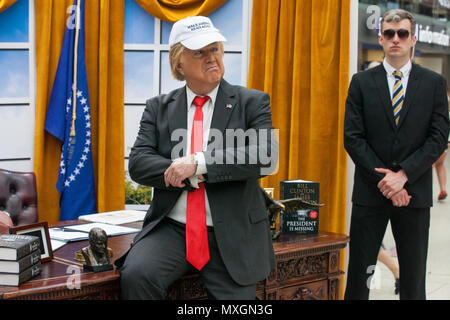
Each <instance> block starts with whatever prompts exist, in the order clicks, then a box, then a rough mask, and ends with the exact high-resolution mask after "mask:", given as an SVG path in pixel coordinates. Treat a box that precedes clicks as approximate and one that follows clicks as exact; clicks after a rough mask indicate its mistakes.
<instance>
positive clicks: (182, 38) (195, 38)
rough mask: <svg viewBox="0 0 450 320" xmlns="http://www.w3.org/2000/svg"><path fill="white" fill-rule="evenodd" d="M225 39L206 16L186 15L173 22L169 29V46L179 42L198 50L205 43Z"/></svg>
mask: <svg viewBox="0 0 450 320" xmlns="http://www.w3.org/2000/svg"><path fill="white" fill-rule="evenodd" d="M218 41H227V39H226V38H225V37H224V36H223V35H222V34H221V33H220V31H219V30H218V29H216V28H215V27H214V25H213V23H212V21H211V19H209V18H208V17H202V16H196V17H187V18H184V19H181V20H178V21H177V22H175V24H174V25H173V27H172V31H170V37H169V46H170V47H172V46H173V45H174V44H177V43H178V42H181V44H182V45H183V46H185V47H186V48H188V49H191V50H198V49H201V48H203V47H206V46H207V45H209V44H211V43H213V42H218Z"/></svg>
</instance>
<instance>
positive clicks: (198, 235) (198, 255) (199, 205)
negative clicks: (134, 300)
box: [186, 96, 209, 270]
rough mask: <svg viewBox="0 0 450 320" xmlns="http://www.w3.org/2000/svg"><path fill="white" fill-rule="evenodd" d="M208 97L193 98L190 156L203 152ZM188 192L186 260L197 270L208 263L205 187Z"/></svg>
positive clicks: (200, 184) (202, 185) (201, 185)
mask: <svg viewBox="0 0 450 320" xmlns="http://www.w3.org/2000/svg"><path fill="white" fill-rule="evenodd" d="M208 99H209V97H208V96H205V97H203V98H202V97H195V98H194V104H195V106H196V109H195V114H194V122H193V123H192V133H191V154H193V153H195V152H202V151H203V111H202V107H203V104H204V103H205V102H206V101H208ZM198 186H199V188H198V189H195V190H194V191H188V195H187V206H186V260H187V261H188V262H189V263H190V264H192V265H193V266H194V267H195V268H197V269H198V270H201V269H202V268H203V266H204V265H205V264H206V263H207V262H208V261H209V246H208V234H207V230H206V209H205V186H204V184H203V183H199V184H198Z"/></svg>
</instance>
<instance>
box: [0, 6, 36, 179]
mask: <svg viewBox="0 0 450 320" xmlns="http://www.w3.org/2000/svg"><path fill="white" fill-rule="evenodd" d="M27 1H28V42H0V50H27V51H28V77H29V90H28V98H25V97H22V98H0V117H1V115H2V107H4V106H18V107H19V106H20V107H28V108H30V112H29V114H28V117H30V118H31V119H29V120H30V123H31V124H32V125H33V127H32V128H31V129H32V130H31V133H32V134H31V136H30V137H26V138H25V139H30V140H31V141H32V143H31V148H30V149H29V150H26V154H27V155H29V156H28V157H23V158H0V167H1V168H3V169H8V170H16V171H33V162H34V129H35V121H36V116H35V113H36V47H35V10H34V1H35V0H27ZM11 126H18V127H21V124H20V123H12V124H11Z"/></svg>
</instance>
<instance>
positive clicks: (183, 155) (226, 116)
mask: <svg viewBox="0 0 450 320" xmlns="http://www.w3.org/2000/svg"><path fill="white" fill-rule="evenodd" d="M223 41H226V40H225V37H224V36H223V35H222V34H221V33H220V32H219V30H217V29H216V28H215V27H214V26H213V24H212V22H211V20H210V19H209V18H207V17H200V16H198V17H188V18H185V19H182V20H180V21H178V22H176V23H175V24H174V26H173V28H172V31H171V34H170V39H169V45H170V64H171V70H172V75H173V76H174V77H175V78H176V79H178V80H185V81H186V86H184V87H182V88H180V89H177V90H174V91H172V92H170V93H168V94H162V95H160V96H157V97H154V98H152V99H150V100H148V101H147V104H146V108H145V111H144V113H143V116H142V119H141V125H140V130H139V134H138V137H137V139H136V142H135V144H134V146H133V148H132V150H131V153H130V159H129V172H130V176H131V177H132V179H133V180H134V181H136V182H137V183H139V184H142V185H147V186H152V187H153V188H154V197H153V200H152V204H151V207H150V209H149V211H148V213H147V215H146V217H145V219H144V224H143V228H142V231H141V232H140V233H139V234H138V235H137V236H136V237H135V239H134V241H133V244H132V247H131V249H130V250H129V251H128V253H127V254H126V255H125V256H123V257H121V258H120V259H118V260H117V261H116V265H117V266H118V267H120V268H121V269H120V272H121V296H122V298H124V299H163V298H164V297H165V295H166V289H167V288H168V287H169V285H170V284H172V283H173V282H174V281H175V280H177V279H178V278H180V277H181V276H183V275H184V274H186V273H188V272H193V271H197V272H199V273H200V276H201V277H202V279H203V282H204V284H205V286H206V289H207V292H208V295H209V298H213V299H255V295H256V283H257V282H258V281H260V280H263V279H265V278H266V277H267V276H268V275H269V273H270V271H271V270H272V269H273V268H274V266H275V256H274V252H273V246H272V240H271V234H270V226H269V221H268V218H267V215H266V208H265V204H264V199H263V195H262V193H261V190H260V187H259V184H258V179H259V178H260V177H261V176H263V175H266V174H269V172H266V171H264V170H262V169H263V168H266V167H267V166H265V165H267V163H264V164H263V163H262V161H261V159H259V158H258V159H256V160H255V157H254V155H255V154H261V153H260V152H261V151H262V149H263V147H262V146H263V145H264V146H271V148H272V149H271V150H270V153H271V155H273V154H277V151H278V150H277V148H278V147H277V145H276V142H275V141H273V140H274V139H272V135H271V131H272V130H273V127H272V120H271V111H270V106H269V103H270V98H269V96H268V95H267V94H266V93H264V92H260V91H257V90H249V89H247V88H244V87H241V86H234V85H230V84H229V83H227V82H226V81H225V80H223V75H224V66H223V61H222V58H223V54H224V49H223V45H222V42H223ZM230 133H232V134H231V135H229V134H230ZM239 133H241V136H243V137H244V139H242V140H241V142H242V143H241V145H239V143H238V144H237V145H235V142H236V140H239V138H240V136H239ZM252 133H253V134H254V135H253V137H257V142H256V143H255V141H252V137H250V136H251V135H252ZM267 149H269V148H268V147H267ZM265 151H267V152H269V150H265ZM272 158H273V157H272ZM249 159H250V160H249ZM251 160H253V161H251ZM275 160H277V159H275ZM272 165H273V163H271V164H270V167H273V166H272Z"/></svg>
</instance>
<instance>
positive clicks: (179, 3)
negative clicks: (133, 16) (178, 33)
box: [136, 0, 227, 22]
mask: <svg viewBox="0 0 450 320" xmlns="http://www.w3.org/2000/svg"><path fill="white" fill-rule="evenodd" d="M226 1H227V0H136V2H137V3H138V4H139V5H140V6H141V7H142V8H144V9H145V11H147V12H148V13H150V14H151V15H152V16H154V17H156V18H158V19H161V20H165V21H170V22H175V21H178V20H180V19H183V18H186V17H189V16H191V17H193V16H200V15H201V16H207V15H208V14H210V13H211V12H213V11H214V10H216V9H217V8H219V7H220V6H221V5H223V4H224V3H225V2H226Z"/></svg>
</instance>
